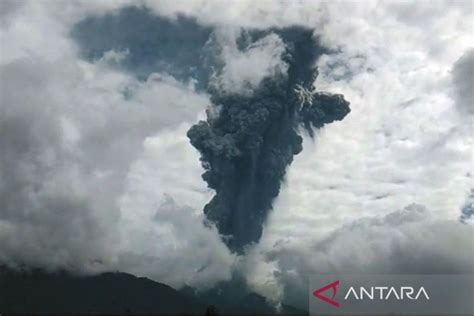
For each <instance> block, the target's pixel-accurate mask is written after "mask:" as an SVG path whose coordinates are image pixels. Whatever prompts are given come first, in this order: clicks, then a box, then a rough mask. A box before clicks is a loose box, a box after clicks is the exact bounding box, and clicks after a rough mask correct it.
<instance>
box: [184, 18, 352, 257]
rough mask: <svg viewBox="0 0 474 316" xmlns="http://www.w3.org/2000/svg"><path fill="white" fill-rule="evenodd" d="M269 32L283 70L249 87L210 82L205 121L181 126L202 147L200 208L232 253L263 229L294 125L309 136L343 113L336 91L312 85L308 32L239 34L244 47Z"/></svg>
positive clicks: (314, 50)
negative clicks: (207, 191) (206, 194)
mask: <svg viewBox="0 0 474 316" xmlns="http://www.w3.org/2000/svg"><path fill="white" fill-rule="evenodd" d="M271 33H273V34H276V35H278V36H279V37H280V38H281V40H282V41H283V43H284V48H285V49H284V52H283V53H282V60H283V62H284V63H285V64H286V65H287V68H286V69H287V71H284V72H274V73H272V75H271V76H267V77H265V78H264V79H263V80H262V81H261V82H260V83H259V84H258V86H257V87H256V88H254V89H253V90H252V91H251V92H248V91H229V90H226V89H218V88H212V87H211V88H210V91H211V102H212V104H213V108H212V109H210V110H209V111H208V113H207V114H208V115H207V120H206V121H200V122H199V123H197V124H196V125H194V126H193V127H192V128H191V129H190V130H189V131H188V137H189V139H190V141H191V143H192V145H193V146H194V147H196V148H197V149H198V150H199V151H200V153H201V162H202V165H203V167H204V169H205V172H204V174H203V175H202V177H203V179H204V180H205V181H206V182H207V184H208V186H209V187H210V188H212V189H214V190H215V191H216V194H215V196H214V197H213V198H212V200H211V201H210V202H209V203H208V204H207V205H206V206H205V208H204V212H205V214H206V216H207V218H208V219H209V220H210V221H212V222H214V223H215V224H216V226H217V228H218V230H219V232H220V234H221V235H223V236H224V240H225V242H226V244H227V245H228V246H229V248H230V249H232V250H233V251H236V252H239V253H242V252H243V251H244V247H245V246H246V245H248V244H250V243H252V242H257V241H258V240H259V239H260V237H261V235H262V229H263V224H264V221H265V219H266V217H267V214H268V212H269V211H270V210H271V208H272V202H273V200H274V199H275V197H277V196H278V193H279V190H280V186H281V182H282V181H283V179H284V177H285V173H286V168H287V167H288V166H289V165H290V164H291V163H292V161H293V156H294V155H297V154H298V153H299V152H301V150H302V137H301V136H300V135H299V131H300V127H302V128H303V130H306V131H307V132H308V133H309V135H310V136H311V137H312V136H313V135H314V130H315V129H318V128H321V127H322V126H324V125H325V124H328V123H331V122H333V121H336V120H342V119H343V118H344V117H345V116H346V115H347V114H348V113H349V112H350V109H349V103H348V102H347V101H345V100H344V98H343V97H342V95H331V94H327V93H320V92H316V91H315V88H314V81H315V79H316V76H317V69H316V68H315V67H314V65H315V61H316V58H317V57H318V55H319V54H321V48H320V47H319V46H318V44H317V42H316V41H315V40H314V39H313V36H312V31H311V30H307V29H304V28H300V27H291V28H285V29H274V30H270V31H265V32H263V31H253V32H250V33H247V34H246V36H245V39H246V41H247V42H249V43H250V44H248V45H250V46H251V45H252V44H251V43H255V42H256V41H258V40H259V39H261V38H262V37H264V36H268V34H271ZM250 46H247V47H250ZM243 49H245V47H244V48H243ZM216 113H217V114H216Z"/></svg>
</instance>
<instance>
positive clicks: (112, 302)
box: [0, 265, 307, 315]
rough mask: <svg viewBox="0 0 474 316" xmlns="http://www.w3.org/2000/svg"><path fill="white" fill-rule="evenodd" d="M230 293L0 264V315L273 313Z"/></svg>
mask: <svg viewBox="0 0 474 316" xmlns="http://www.w3.org/2000/svg"><path fill="white" fill-rule="evenodd" d="M228 287H231V285H230V284H228ZM212 293H214V292H212ZM229 293H231V292H230V291H229ZM232 293H234V294H236V296H233V297H232V298H228V301H225V300H222V299H220V298H219V296H215V295H210V294H209V295H207V296H204V295H203V296H201V297H197V296H196V292H195V291H194V290H192V289H191V288H187V289H184V290H182V291H176V290H174V289H173V288H171V287H169V286H167V285H165V284H161V283H158V282H155V281H152V280H150V279H147V278H137V277H135V276H133V275H131V274H127V273H121V272H108V273H102V274H99V275H92V276H75V275H72V274H70V273H68V272H64V271H63V272H56V273H49V272H45V271H43V270H40V269H28V270H12V269H10V268H7V267H5V266H1V265H0V314H1V315H10V314H21V315H32V314H49V315H51V314H55V315H79V314H113V315H133V314H148V315H157V314H163V315H267V314H277V313H278V311H276V310H275V308H274V307H273V306H271V305H270V304H269V303H268V302H266V300H265V298H263V297H262V296H259V295H257V294H255V293H248V292H245V294H242V293H239V292H238V291H234V292H232ZM204 302H211V303H204ZM229 302H230V303H229ZM280 311H281V312H282V313H278V314H280V315H286V314H291V315H295V314H297V315H307V312H305V311H301V310H298V309H295V308H293V307H291V306H287V305H283V306H282V309H281V310H280Z"/></svg>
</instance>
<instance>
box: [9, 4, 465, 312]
mask: <svg viewBox="0 0 474 316" xmlns="http://www.w3.org/2000/svg"><path fill="white" fill-rule="evenodd" d="M216 12H219V14H216ZM473 15H474V11H473V4H472V2H471V1H430V2H429V3H428V2H423V1H419V2H402V1H361V2H349V1H328V2H316V1H258V2H255V1H228V2H223V1H204V0H193V1H186V2H184V1H182V2H176V1H168V0H155V1H94V2H91V1H67V2H66V1H48V0H43V1H8V0H3V1H1V2H0V30H1V31H0V69H1V70H0V146H1V148H2V149H1V151H0V262H3V263H6V264H9V265H12V266H31V267H42V268H46V269H49V270H52V271H53V270H57V269H67V270H70V271H75V272H78V273H96V272H101V271H110V270H114V271H115V270H120V271H126V272H130V273H134V274H137V275H140V276H146V277H149V278H151V279H154V280H156V281H159V282H163V283H166V284H169V285H171V286H173V287H175V288H180V287H182V286H184V285H190V286H193V287H196V288H198V289H207V288H211V287H212V286H214V285H215V284H216V283H217V282H219V281H224V280H228V279H230V278H231V276H232V274H233V273H234V272H235V271H239V273H241V274H242V275H243V276H244V277H245V278H246V280H247V282H248V284H249V286H250V287H251V288H252V289H253V290H254V291H256V292H257V293H260V294H262V295H264V296H266V297H267V298H269V299H271V300H274V301H280V300H283V301H286V302H292V303H295V304H300V303H301V302H302V300H304V299H305V298H306V296H307V295H306V294H305V291H306V285H305V284H306V282H307V276H308V275H310V274H315V273H334V272H337V273H405V274H406V273H457V272H470V273H472V271H473V268H472V267H473V266H474V265H473V261H474V258H473V253H474V249H473V226H472V225H473V218H472V214H473V206H472V203H473V201H474V200H473V193H472V192H473V190H474V180H473V169H472V165H473V162H474V161H473V115H474V105H473V104H474V103H473V96H472V91H473V68H474V66H473V65H474V49H473V31H472V30H473V29H474V25H473V23H474V22H473V21H474V19H473V18H474V17H473ZM137 21H141V22H140V23H137ZM292 25H300V26H304V27H308V28H310V29H312V30H314V37H315V38H317V39H319V41H320V43H321V45H323V46H324V47H325V48H327V52H326V53H325V54H324V55H323V56H321V58H319V59H318V61H317V65H316V66H317V67H318V70H319V76H318V78H317V80H316V82H315V87H316V89H317V90H318V91H327V92H332V93H341V94H343V95H344V97H345V99H346V100H348V101H349V102H350V103H351V113H350V114H349V115H348V116H347V117H346V118H345V119H344V120H342V121H340V122H335V123H332V124H330V125H328V126H325V127H324V128H322V129H320V130H318V131H317V133H316V136H315V138H314V139H312V138H310V137H308V136H307V135H305V134H304V133H302V135H303V136H304V137H303V138H304V140H303V151H302V152H301V153H300V154H298V155H297V156H295V157H294V161H293V163H292V164H291V166H290V167H289V168H288V170H287V175H286V179H285V181H284V183H283V185H282V188H281V190H280V194H279V196H278V198H277V199H276V200H275V201H274V205H273V211H272V212H271V213H270V216H269V218H268V219H267V221H266V223H265V228H264V232H263V236H262V238H261V240H260V241H259V242H258V243H257V244H255V245H252V246H250V247H249V248H248V250H247V252H246V253H245V254H243V255H236V254H234V253H231V252H230V251H229V249H228V248H227V247H226V246H225V244H224V243H223V242H222V240H221V238H220V236H219V234H218V231H217V229H216V228H215V227H214V226H212V225H207V224H205V223H204V222H205V216H204V214H203V211H202V210H203V207H204V205H205V204H206V203H207V202H208V201H209V200H210V199H211V198H212V196H213V192H212V190H210V189H208V188H207V186H206V183H205V182H204V181H203V180H202V179H201V176H200V175H201V173H202V172H203V169H202V167H201V165H200V161H199V153H198V151H197V150H196V149H194V148H193V147H192V145H191V144H190V142H189V140H188V138H187V137H186V132H187V130H188V129H189V128H190V127H191V126H192V125H193V124H195V123H196V122H198V121H199V120H200V119H204V118H205V115H206V110H207V111H208V112H209V111H212V109H213V108H212V106H211V101H210V96H209V94H208V93H206V91H205V89H202V86H203V85H206V84H208V83H209V82H210V83H212V84H215V85H216V86H218V87H219V89H222V90H224V91H233V92H238V93H251V91H252V89H254V88H255V87H256V86H258V84H259V83H260V82H261V80H262V79H264V78H265V77H266V76H272V75H274V74H275V73H276V72H285V71H286V70H287V68H286V64H285V63H284V61H283V60H282V56H281V55H282V51H283V49H284V43H283V42H282V40H281V39H280V38H279V37H278V36H277V35H275V34H273V35H270V36H267V37H265V38H264V39H262V40H260V41H259V42H258V43H256V44H255V45H253V46H252V47H251V48H250V49H247V50H244V51H242V50H240V49H239V43H238V38H239V36H240V35H241V34H242V32H243V30H246V29H262V30H268V29H270V28H274V27H287V26H292ZM209 36H211V38H212V40H211V41H209V38H210V37H209ZM176 38H178V40H179V41H178V40H176ZM143 41H145V42H151V43H153V45H155V46H153V45H152V46H151V47H142V46H140V45H141V43H142V42H143ZM162 43H167V44H166V45H168V46H166V45H164V44H163V45H162ZM203 43H205V44H207V45H206V47H208V49H209V50H212V52H214V53H215V52H217V54H214V55H212V54H209V58H211V59H212V58H214V59H215V60H210V61H209V63H210V64H212V63H219V64H220V65H221V66H222V71H221V72H220V73H219V74H217V75H212V76H209V74H210V73H211V72H212V69H210V68H206V65H207V64H206V62H207V61H205V62H204V63H203V65H204V66H202V67H200V68H199V67H198V68H196V67H194V66H195V65H196V60H197V59H196V58H197V57H196V55H195V54H194V53H193V52H194V51H195V47H197V46H199V45H202V44H203ZM173 45H174V46H173ZM162 47H164V48H162ZM200 62H201V61H199V63H200ZM183 65H186V66H187V67H186V68H184V67H183ZM193 67H194V68H193ZM182 69H186V71H184V72H183V70H182ZM196 69H197V70H196ZM206 76H207V77H206ZM203 78H210V79H203ZM206 80H209V82H207V81H206ZM216 115H218V114H216Z"/></svg>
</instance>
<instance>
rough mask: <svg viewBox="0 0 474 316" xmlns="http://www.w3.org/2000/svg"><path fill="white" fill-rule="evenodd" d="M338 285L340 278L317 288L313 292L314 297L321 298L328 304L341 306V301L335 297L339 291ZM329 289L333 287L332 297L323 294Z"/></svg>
mask: <svg viewBox="0 0 474 316" xmlns="http://www.w3.org/2000/svg"><path fill="white" fill-rule="evenodd" d="M338 285H339V280H337V281H335V282H332V283H330V284H328V285H325V286H323V287H322V288H320V289H317V290H316V291H314V292H313V295H314V297H316V298H319V299H320V300H322V301H324V302H326V303H328V304H331V305H332V306H335V307H339V303H338V302H336V301H334V297H336V292H337V287H338ZM329 289H332V297H331V298H329V297H327V296H324V295H322V294H321V293H323V292H325V291H327V290H329Z"/></svg>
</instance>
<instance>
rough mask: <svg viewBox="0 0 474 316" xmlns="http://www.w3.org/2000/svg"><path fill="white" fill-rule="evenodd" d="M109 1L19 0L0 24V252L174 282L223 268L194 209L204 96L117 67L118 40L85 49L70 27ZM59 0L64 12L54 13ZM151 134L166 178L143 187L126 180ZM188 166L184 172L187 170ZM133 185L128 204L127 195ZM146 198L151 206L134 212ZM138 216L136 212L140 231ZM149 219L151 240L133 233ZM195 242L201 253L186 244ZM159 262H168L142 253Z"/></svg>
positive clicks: (222, 256)
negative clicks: (195, 136)
mask: <svg viewBox="0 0 474 316" xmlns="http://www.w3.org/2000/svg"><path fill="white" fill-rule="evenodd" d="M51 4H52V3H51ZM105 7H107V5H105V4H104V7H103V6H100V5H98V6H97V7H96V6H95V5H91V6H87V5H86V4H85V3H74V4H70V5H67V4H65V3H62V2H61V3H59V2H57V3H56V2H55V3H54V5H51V6H45V5H39V4H38V2H25V3H23V4H22V6H19V7H18V8H17V9H15V10H14V12H13V13H14V14H15V16H14V17H12V19H11V20H10V22H9V24H8V25H6V26H4V27H2V34H1V43H2V58H1V62H0V65H1V66H0V67H1V81H0V87H1V106H0V113H1V120H0V131H1V135H2V137H1V138H0V143H1V145H2V151H1V153H0V158H1V159H0V175H1V178H0V203H1V206H2V207H1V209H0V261H2V262H7V263H9V264H12V265H16V264H26V265H31V266H39V267H44V268H48V269H57V268H66V269H70V270H75V271H80V272H93V271H101V270H110V269H119V270H125V269H127V270H129V271H133V272H135V273H137V274H139V275H147V276H150V277H155V278H156V279H160V280H162V281H168V282H169V283H171V284H173V285H176V286H179V285H182V284H183V283H184V282H187V283H189V284H192V285H198V286H199V285H202V286H205V285H206V284H209V283H212V282H215V281H217V280H221V279H225V278H228V277H229V273H230V272H229V271H230V267H231V265H232V260H233V258H232V256H231V255H230V254H229V252H228V250H227V249H226V248H225V246H224V245H223V243H222V242H221V241H220V239H219V236H218V234H217V232H216V230H215V229H214V228H209V227H206V226H204V224H203V221H202V220H203V218H202V217H203V216H202V214H201V212H198V213H199V214H196V212H197V211H198V210H199V211H200V210H201V209H202V204H203V202H202V200H203V199H204V198H205V197H206V196H208V194H207V195H206V189H205V185H204V183H203V182H201V181H200V172H201V167H200V165H199V159H198V155H197V154H196V153H195V152H194V149H192V146H191V145H190V144H189V143H188V142H187V141H186V136H185V131H186V128H187V127H189V126H190V125H191V124H192V123H193V122H195V121H196V120H197V118H198V115H202V113H203V112H204V110H205V108H206V107H207V105H208V103H209V100H208V97H207V96H206V95H203V94H198V93H196V92H195V91H194V89H193V87H192V86H188V85H184V84H182V83H180V82H178V81H176V80H175V79H174V78H172V77H170V76H167V75H165V74H152V75H151V76H150V77H149V78H148V80H146V81H144V82H140V81H137V80H136V79H135V78H134V77H133V76H132V75H128V74H126V73H122V72H120V71H117V70H116V69H115V67H114V63H115V62H117V61H118V60H120V58H121V57H123V56H124V54H126V51H124V52H114V51H111V52H107V53H106V54H104V57H103V58H101V59H100V60H98V61H96V62H95V63H89V62H86V61H83V60H81V59H80V58H79V57H78V54H77V49H76V44H75V43H73V42H72V40H71V39H70V38H69V37H68V30H69V28H70V26H71V25H72V23H73V22H74V21H75V20H77V19H79V17H81V16H84V14H88V13H91V12H94V13H100V12H102V10H104V9H105ZM61 9H64V10H65V12H64V14H65V15H67V16H69V17H70V20H67V19H64V16H63V17H61V18H59V17H58V16H57V14H58V13H59V11H60V10H61ZM106 9H113V8H108V7H107V8H106ZM13 13H12V14H13ZM43 34H48V40H47V41H45V40H44V38H43ZM160 133H162V134H160ZM156 135H158V136H156ZM167 142H168V143H167ZM155 143H161V144H162V146H158V147H159V149H158V150H160V151H161V150H167V153H166V155H162V154H161V152H160V155H159V158H157V161H159V162H160V165H159V167H158V168H163V169H162V171H163V172H162V173H159V175H160V178H159V179H160V180H161V181H162V182H161V183H152V184H151V186H150V187H147V186H142V187H140V185H139V183H136V182H134V181H133V179H136V178H140V175H141V174H140V172H143V170H141V169H140V167H139V166H140V164H141V161H143V160H145V161H146V160H147V159H149V160H150V159H153V158H150V157H149V156H147V155H150V156H153V154H152V151H153V150H154V149H153V148H154V144H155ZM167 144H168V145H167ZM155 150H156V149H155ZM173 153H175V156H173ZM181 154H183V155H185V156H186V154H187V156H186V157H187V160H186V159H185V160H180V158H183V157H184V156H183V157H182V156H181ZM153 157H154V156H153ZM154 158H156V157H154ZM163 159H164V160H167V161H168V164H166V163H165V161H163ZM135 162H136V164H137V166H138V167H134V166H135V164H134V163H135ZM170 163H172V164H173V165H170ZM180 163H183V164H184V166H180ZM187 166H189V168H188V170H190V172H191V174H189V178H185V177H183V176H184V175H185V173H184V170H185V169H186V167H187ZM149 167H150V166H149ZM155 167H156V165H152V166H151V167H150V168H155ZM171 170H174V173H171ZM150 173H151V170H146V171H144V174H145V175H147V176H148V178H146V179H145V181H150V180H154V179H150V178H149V175H150ZM196 182H197V183H199V185H200V187H199V189H198V192H197V193H196V192H195V193H193V192H192V190H193V188H192V185H193V184H195V183H196ZM129 183H133V184H136V185H137V187H134V186H133V185H132V186H129ZM149 191H152V192H154V193H156V192H161V194H163V193H167V194H169V195H170V196H172V197H173V198H175V199H182V198H188V197H189V196H188V195H187V194H188V193H189V192H191V194H190V196H194V197H197V198H198V199H199V200H200V201H201V204H200V206H199V208H197V207H196V206H197V205H195V204H193V203H195V202H196V201H193V200H191V199H187V200H180V203H179V205H177V206H176V207H175V208H174V207H171V206H169V205H168V204H169V203H168V204H166V205H165V206H163V207H161V208H158V205H159V204H157V203H159V202H160V200H161V199H162V197H161V196H160V197H159V198H157V195H156V194H155V195H153V196H151V198H153V200H147V201H145V202H143V203H140V199H141V197H142V196H146V195H147V193H149ZM131 195H132V197H131V198H130V199H129V200H133V201H134V204H132V205H130V204H127V203H126V201H127V199H128V197H129V196H131ZM155 198H156V199H155ZM122 201H125V202H122ZM185 201H186V202H187V203H185ZM181 204H182V205H187V204H189V205H192V206H193V207H196V209H194V210H193V209H190V208H186V207H181V206H180V205H181ZM150 207H154V209H153V212H154V213H156V216H155V217H145V216H144V217H140V216H142V215H143V214H145V213H146V212H147V211H148V210H150ZM157 209H158V211H157ZM174 209H175V210H176V212H174V211H173V210H174ZM164 222H166V223H168V224H166V223H164ZM136 223H143V227H142V226H139V227H138V229H139V230H138V231H136V230H135V228H137V227H136V226H133V225H134V224H136ZM167 225H168V226H170V225H171V226H170V227H173V229H171V231H169V234H167V235H166V236H165V240H163V239H162V238H160V237H162V235H160V233H159V232H158V231H159V229H161V228H162V227H163V226H167ZM155 226H156V227H155ZM157 227H158V228H157ZM155 228H156V229H157V233H156V234H154V235H153V234H151V235H150V236H149V237H150V239H149V240H148V239H147V242H148V243H143V244H142V243H137V242H138V241H140V238H142V237H143V236H144V235H146V234H147V233H148V229H151V230H153V229H155ZM129 232H132V233H135V235H131V236H130V235H127V234H128V233H129ZM124 240H125V241H126V242H122V241H124ZM178 244H179V245H180V246H179V247H178ZM153 246H156V247H155V248H153ZM198 249H199V250H202V251H201V252H200V256H196V255H191V254H192V251H194V250H198ZM148 251H150V252H148ZM125 254H131V255H130V256H127V255H125ZM186 256H188V257H186ZM189 256H192V257H189ZM137 258H138V259H137ZM180 259H183V260H181V265H178V264H177V261H179V260H180ZM191 259H192V260H191ZM163 261H165V262H168V264H167V265H161V264H160V265H156V264H150V263H156V262H160V263H163ZM130 262H132V263H133V265H132V266H130ZM196 267H198V268H199V269H200V270H199V271H197V270H198V269H197V268H196ZM169 276H174V278H170V277H169Z"/></svg>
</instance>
